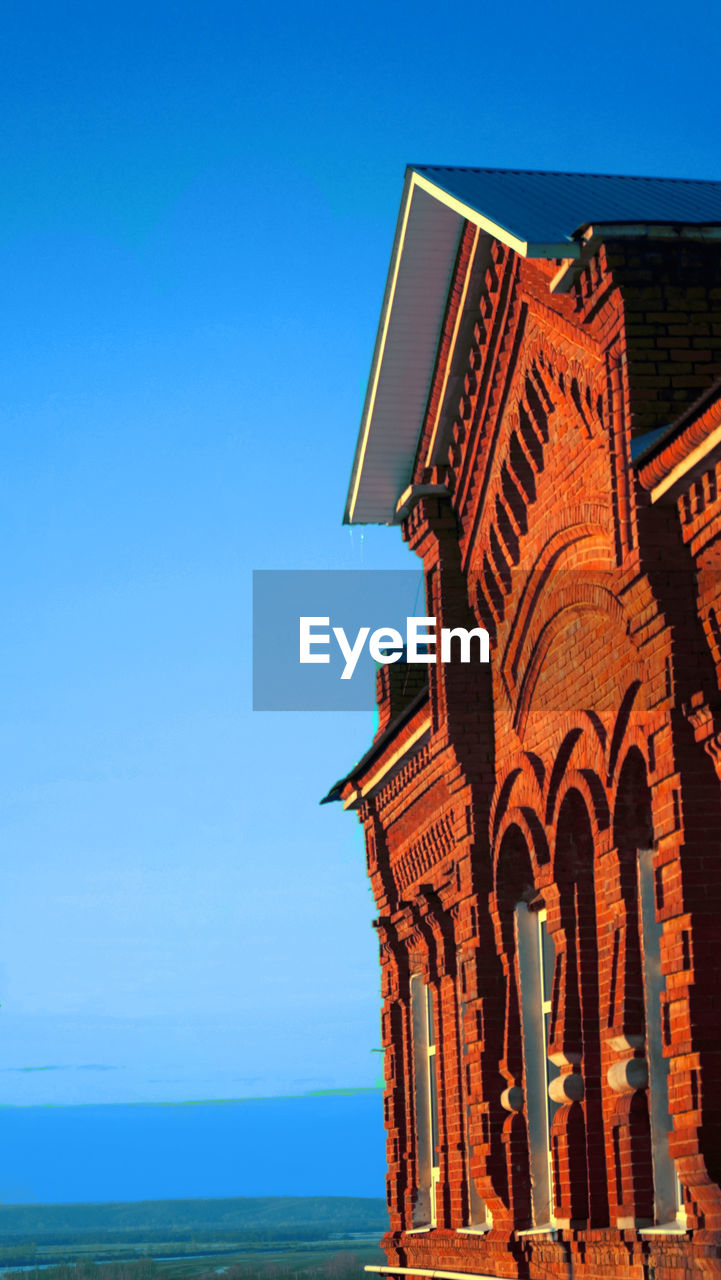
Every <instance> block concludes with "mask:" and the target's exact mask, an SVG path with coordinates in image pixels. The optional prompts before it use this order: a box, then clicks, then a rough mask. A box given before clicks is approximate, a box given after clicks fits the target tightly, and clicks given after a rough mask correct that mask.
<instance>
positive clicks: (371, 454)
mask: <svg viewBox="0 0 721 1280" xmlns="http://www.w3.org/2000/svg"><path fill="white" fill-rule="evenodd" d="M419 168H420V169H422V168H428V166H420V167H419ZM433 172H436V173H438V174H440V175H441V176H442V175H443V173H445V172H446V171H443V170H440V169H438V170H434V171H433ZM560 176H563V175H560ZM610 181H615V180H613V179H611V180H610ZM620 181H622V182H626V181H630V180H627V179H621V180H620ZM633 181H635V180H633ZM644 181H645V180H644ZM661 181H662V180H661ZM707 185H709V186H711V185H716V184H707ZM452 186H453V183H452V181H451V180H449V183H448V189H446V187H444V185H443V180H441V181H438V182H436V181H434V180H433V179H432V178H431V177H429V176H428V173H427V172H425V173H424V172H420V171H419V169H418V168H414V167H413V166H410V167H409V168H408V169H407V170H406V176H405V182H404V187H403V195H402V198H401V207H400V213H399V216H398V223H397V226H396V233H395V239H394V243H393V251H392V255H391V263H390V269H389V272H388V279H387V282H386V289H385V294H384V297H383V305H382V309H381V317H380V325H379V328H378V334H377V337H376V343H375V349H374V353H373V360H372V364H371V372H370V378H369V381H368V389H367V392H366V398H365V403H364V406H363V415H362V418H361V427H360V432H359V436H358V443H357V445H356V451H355V457H354V460H353V469H352V472H351V479H350V486H349V490H348V499H347V502H346V508H345V513H344V517H343V520H344V523H345V524H397V523H398V522H399V520H400V519H401V518H402V514H403V511H402V508H401V507H399V498H400V496H401V495H402V494H403V493H404V491H405V490H406V489H407V488H408V486H409V484H410V483H411V481H412V478H413V467H414V462H415V458H416V452H417V449H418V442H419V438H420V433H421V430H422V428H423V421H424V417H425V413H426V409H427V405H428V397H429V393H430V389H431V380H432V378H433V373H434V368H435V363H436V356H437V351H438V344H439V340H440V335H441V331H442V327H443V322H444V318H445V315H446V308H447V305H448V295H449V290H450V287H451V284H452V280H453V273H454V269H455V266H456V261H457V256H458V249H459V245H460V240H461V234H462V232H463V228H464V226H465V225H466V223H470V224H472V225H473V226H475V227H477V228H478V234H479V235H480V236H482V237H486V238H487V240H488V242H490V239H491V238H493V239H496V240H499V241H501V242H502V243H503V244H505V245H507V246H508V247H509V248H511V249H513V250H515V252H516V253H518V254H520V255H521V256H522V257H524V258H545V259H558V260H560V261H561V263H562V265H561V267H560V270H559V271H558V273H557V275H556V277H555V278H554V280H553V281H552V282H551V286H550V287H551V289H552V291H556V290H557V291H563V290H565V289H567V288H568V287H570V284H571V283H572V281H573V278H574V275H575V272H576V271H577V270H578V268H579V266H581V265H583V262H584V261H585V260H586V259H587V257H588V255H589V253H590V252H591V250H592V249H593V248H594V247H595V246H596V245H597V243H598V241H599V239H600V238H603V237H604V236H614V237H616V236H630V235H633V236H643V235H648V236H653V237H656V238H659V237H661V238H663V237H664V236H668V237H669V238H678V237H679V236H681V237H685V236H689V237H692V238H693V239H718V238H719V236H721V227H720V226H719V225H718V224H710V223H708V224H706V225H684V224H683V223H682V222H680V221H676V222H674V223H670V222H668V221H665V222H661V221H660V220H659V221H658V222H654V221H643V220H642V219H639V220H636V221H624V222H610V221H605V222H604V221H597V222H596V223H595V224H592V223H589V222H588V221H586V222H585V223H582V224H581V225H580V226H577V227H576V228H575V230H574V229H572V228H573V227H574V223H571V224H570V226H569V230H568V234H567V235H565V236H564V237H563V238H562V239H560V240H554V241H553V243H551V242H543V243H541V242H540V241H539V242H538V243H536V242H533V241H530V240H524V239H522V238H521V237H520V236H519V235H518V234H517V231H518V228H516V231H513V230H511V229H510V228H509V227H507V226H504V225H502V224H501V223H499V222H495V221H493V219H492V218H490V217H489V216H488V215H487V214H485V213H483V212H481V211H480V209H478V208H475V207H474V206H473V205H472V204H469V203H466V201H464V200H463V199H462V198H459V195H458V192H457V191H456V192H455V193H454V191H453V190H452V189H451V187H452ZM505 216H508V213H506V215H505ZM509 221H510V222H512V221H513V218H510V217H509ZM536 226H537V228H538V229H539V230H541V228H542V227H543V226H547V227H548V229H549V230H553V231H554V232H560V225H559V224H558V222H557V221H556V222H555V223H553V222H551V223H548V222H547V221H546V222H545V223H544V222H543V221H542V222H540V223H538V222H536Z"/></svg>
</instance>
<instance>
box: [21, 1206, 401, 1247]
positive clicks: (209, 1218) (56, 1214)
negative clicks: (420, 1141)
mask: <svg viewBox="0 0 721 1280" xmlns="http://www.w3.org/2000/svg"><path fill="white" fill-rule="evenodd" d="M387 1229H388V1214H387V1210H386V1203H385V1200H383V1199H381V1198H380V1197H375V1198H365V1197H361V1196H234V1197H227V1198H224V1199H219V1200H144V1201H139V1202H136V1203H128V1202H127V1201H121V1202H116V1203H111V1204H93V1203H90V1204H30V1205H26V1204H22V1205H7V1204H4V1205H0V1240H5V1239H9V1238H10V1237H17V1236H24V1237H27V1238H28V1239H32V1240H35V1241H36V1242H38V1243H40V1242H41V1241H45V1240H46V1239H47V1237H48V1236H52V1237H53V1238H54V1239H56V1238H57V1237H58V1236H60V1235H63V1236H68V1237H69V1238H71V1239H73V1240H76V1239H77V1238H78V1237H79V1236H84V1235H89V1236H92V1237H93V1238H94V1239H99V1238H100V1234H103V1235H108V1236H109V1235H112V1236H113V1238H114V1239H115V1238H120V1237H121V1236H122V1237H123V1239H128V1240H129V1239H130V1237H131V1236H132V1237H140V1236H142V1238H143V1239H147V1238H148V1233H149V1232H163V1233H164V1234H163V1239H165V1240H167V1239H170V1238H171V1236H169V1235H168V1234H167V1233H168V1232H171V1233H173V1234H174V1235H175V1236H176V1238H178V1239H180V1238H181V1235H182V1237H183V1238H184V1239H190V1238H191V1235H194V1236H195V1239H198V1235H197V1233H198V1232H200V1231H205V1232H209V1233H213V1234H215V1233H217V1232H219V1231H222V1232H225V1233H226V1235H225V1236H224V1238H225V1239H227V1238H229V1236H230V1235H233V1236H234V1235H238V1234H242V1235H243V1236H244V1238H248V1233H250V1234H251V1236H252V1235H253V1234H256V1235H257V1236H258V1237H259V1238H263V1239H272V1240H278V1239H282V1238H283V1236H284V1235H285V1234H288V1235H289V1238H292V1239H296V1240H297V1239H299V1236H298V1231H299V1230H300V1231H306V1232H308V1235H307V1237H306V1238H307V1239H309V1240H320V1239H327V1238H328V1236H329V1235H334V1234H337V1233H356V1232H358V1233H360V1232H368V1234H372V1233H374V1232H380V1233H382V1232H383V1231H386V1230H387Z"/></svg>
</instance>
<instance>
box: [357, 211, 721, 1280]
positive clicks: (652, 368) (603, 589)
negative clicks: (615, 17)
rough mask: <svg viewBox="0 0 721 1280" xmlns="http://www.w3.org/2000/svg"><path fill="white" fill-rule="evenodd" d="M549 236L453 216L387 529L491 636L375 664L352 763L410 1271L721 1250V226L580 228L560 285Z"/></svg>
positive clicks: (462, 613)
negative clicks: (426, 1091)
mask: <svg viewBox="0 0 721 1280" xmlns="http://www.w3.org/2000/svg"><path fill="white" fill-rule="evenodd" d="M560 266H561V263H560V262H559V261H553V262H546V261H543V260H538V259H536V260H530V259H524V258H522V257H521V256H519V254H517V253H516V252H515V251H514V250H513V249H511V248H509V247H507V246H506V245H503V244H501V243H500V242H498V241H495V240H492V239H491V237H490V236H489V235H484V234H479V233H478V231H477V229H476V228H474V227H470V226H467V227H466V229H465V232H464V234H463V235H462V237H461V243H460V249H459V253H458V257H457V262H456V271H455V275H454V279H453V281H452V284H451V288H450V292H449V302H448V309H447V314H446V321H445V326H444V328H443V331H442V335H441V342H440V345H439V349H438V355H437V360H436V365H435V368H434V371H433V380H432V386H431V391H430V396H429V400H428V409H427V414H426V419H425V423H424V427H423V431H422V433H421V436H420V443H419V446H418V453H417V457H416V461H415V470H414V475H413V483H414V484H415V485H417V486H419V489H418V496H417V498H415V499H413V498H411V500H409V502H408V503H407V506H406V507H405V508H404V510H405V511H406V514H405V518H404V519H403V524H402V530H403V536H404V538H405V539H406V540H407V541H408V543H409V545H410V547H411V548H412V549H413V550H414V551H415V552H416V553H417V554H418V556H419V557H420V558H421V560H422V563H423V568H424V573H425V581H426V593H427V599H426V606H427V612H428V614H432V615H433V616H435V617H436V618H437V620H438V626H439V627H440V626H451V627H452V626H478V625H481V626H484V627H486V628H487V630H488V632H489V634H490V637H491V645H492V652H491V663H490V666H480V665H473V664H469V665H462V664H460V663H451V664H449V665H441V664H438V665H436V666H430V667H429V668H428V673H429V676H430V683H429V687H428V690H427V694H425V695H424V694H423V692H422V689H420V687H419V685H418V683H417V682H416V684H414V685H412V686H411V685H410V684H409V683H408V680H407V673H405V674H404V672H403V670H402V668H401V665H400V664H398V666H397V667H395V668H390V669H388V671H387V672H386V673H383V674H381V676H380V677H379V704H380V726H381V729H380V731H379V733H381V732H382V734H383V735H384V736H383V739H382V741H381V742H380V753H379V754H377V755H376V756H374V759H373V762H372V764H367V765H364V766H361V767H360V768H359V769H358V770H356V771H354V772H352V773H351V774H350V775H349V778H348V779H347V781H346V785H345V790H344V796H345V799H346V802H347V803H349V804H350V805H352V806H355V807H356V808H357V810H358V813H359V817H360V819H361V822H362V824H363V826H364V830H365V834H366V841H367V848H368V866H369V873H370V876H371V882H372V886H373V891H374V894H375V897H376V902H377V904H378V911H379V919H378V922H377V924H378V936H379V942H380V955H381V965H382V990H383V999H384V1009H383V1019H382V1028H383V1045H384V1049H385V1077H386V1090H385V1120H386V1128H387V1135H388V1202H389V1207H390V1214H391V1229H390V1232H389V1234H388V1236H387V1237H386V1238H385V1240H384V1246H385V1249H386V1252H387V1256H388V1264H389V1267H390V1268H394V1267H395V1268H411V1269H418V1270H419V1271H420V1272H421V1273H423V1274H430V1273H431V1272H433V1271H444V1270H445V1271H452V1272H464V1273H469V1274H474V1275H484V1276H488V1275H491V1276H499V1277H529V1278H538V1280H541V1278H546V1277H548V1278H553V1280H556V1278H558V1280H561V1278H562V1277H563V1280H566V1277H568V1276H569V1275H573V1276H575V1277H584V1278H585V1280H601V1278H602V1277H604V1278H606V1277H609V1276H617V1277H621V1276H623V1277H626V1276H632V1277H638V1278H639V1280H641V1278H643V1280H651V1277H653V1278H654V1280H679V1278H680V1277H683V1276H688V1277H690V1276H692V1275H694V1276H695V1275H696V1274H697V1273H703V1274H707V1275H711V1274H712V1275H721V1190H720V1187H719V1183H720V1180H721V1035H720V1034H719V1025H720V1024H719V1015H718V1010H717V1008H716V1007H715V1006H716V1003H717V991H718V990H719V988H720V987H721V945H720V943H721V923H720V921H721V874H720V873H719V858H720V857H721V783H720V781H719V779H720V778H721V575H720V574H719V569H721V551H720V548H721V499H720V498H719V487H720V486H719V480H720V475H719V471H720V469H721V440H720V441H719V442H716V441H715V437H714V434H713V433H714V431H716V430H717V428H721V392H720V391H719V388H718V387H716V388H715V389H714V387H713V385H712V384H713V383H714V379H715V378H718V375H719V374H720V373H721V292H720V282H721V250H720V249H719V245H718V243H715V244H705V243H697V242H693V241H691V240H689V241H685V242H684V243H679V244H677V243H673V242H670V243H669V242H668V241H665V240H662V239H660V240H654V239H653V238H652V236H650V235H648V234H647V235H644V236H639V238H637V239H633V238H632V237H626V238H619V239H618V240H616V241H609V242H608V243H601V244H599V245H598V246H597V247H596V248H595V251H594V252H593V255H592V257H591V258H590V261H588V262H587V263H586V264H585V265H584V266H583V268H582V269H580V270H579V271H578V273H577V275H576V277H575V281H574V283H573V286H572V288H571V290H570V292H568V293H566V294H563V295H561V294H557V293H553V292H552V291H551V289H550V287H549V286H550V283H551V281H552V280H553V278H554V276H555V275H556V273H557V272H558V270H559V267H560ZM462 299H463V300H464V301H463V306H464V308H465V311H464V313H463V318H462V322H461V321H460V320H459V307H460V306H461V300H462ZM454 335H455V338H454ZM702 390H705V391H706V393H707V394H706V396H705V398H704V400H703V401H700V402H699V404H698V405H697V406H695V407H694V406H693V405H692V403H691V402H692V401H694V400H695V399H696V397H697V396H698V395H699V393H700V392H701V391H702ZM452 396H455V400H453V401H452V400H451V399H450V397H452ZM689 406H690V407H689ZM682 410H683V411H684V416H683V418H681V419H679V422H678V425H677V427H676V428H675V429H671V430H670V431H669V433H668V434H667V436H665V437H664V438H663V439H662V440H661V441H660V442H659V443H658V444H657V445H654V446H653V447H651V448H650V449H649V450H648V451H647V453H646V454H645V455H642V456H641V457H640V459H639V461H638V464H637V465H635V464H634V463H633V461H632V442H633V443H634V447H635V446H636V437H637V436H638V434H639V433H643V432H644V431H646V430H648V429H649V428H652V427H653V428H656V427H662V426H667V425H669V424H671V423H672V422H673V421H674V420H675V419H678V418H679V414H680V413H681V411H682ZM719 435H720V436H721V430H719ZM636 456H638V455H636ZM429 486H434V489H433V491H431V492H429V491H428V489H429ZM389 673H392V674H389ZM404 699H405V701H404ZM413 699H415V702H413ZM408 706H410V711H411V712H412V714H409V712H408V710H407V707H408ZM401 711H402V712H403V713H404V714H403V715H402V716H401V718H400V719H397V717H398V715H399V712H401ZM396 721H397V724H398V728H397V731H394V728H393V726H394V724H395V723H396ZM379 740H380V739H379ZM384 761H386V762H387V766H388V767H387V771H386V772H384V768H385V765H384ZM371 782H372V785H370V783H371ZM360 797H362V798H360ZM529 939H530V942H529ZM531 943H532V944H533V945H531ZM534 947H535V948H536V950H535V951H534V949H533V948H534ZM414 977H415V978H416V981H419V982H421V983H422V984H423V985H424V986H425V987H427V988H429V989H430V999H431V1007H432V1016H433V1019H434V1034H435V1037H436V1040H435V1045H434V1054H435V1056H434V1066H433V1070H434V1071H435V1073H436V1078H437V1104H434V1103H433V1101H432V1097H433V1094H432V1090H431V1095H430V1096H431V1102H430V1103H429V1104H428V1106H429V1107H430V1108H431V1111H432V1108H433V1106H434V1105H437V1114H435V1113H434V1114H432V1115H430V1120H429V1114H430V1112H429V1114H419V1109H420V1110H422V1108H421V1104H420V1103H419V1101H418V1099H419V1097H421V1092H420V1083H419V1079H418V1073H419V1071H420V1069H421V1068H420V1067H419V1065H418V1064H419V1061H420V1059H419V1056H418V1045H417V1039H418V1031H417V1019H415V1020H414V1013H413V1009H412V1007H411V1006H412V999H411V985H412V984H411V979H412V978H414ZM414 1028H416V1030H415V1031H414ZM414 1035H415V1037H416V1043H414ZM534 1046H535V1047H534ZM539 1046H540V1047H539ZM423 1106H426V1104H425V1103H424V1104H423ZM431 1121H432V1122H433V1124H436V1123H437V1130H438V1138H437V1149H436V1151H435V1154H433V1155H432V1158H430V1164H429V1158H427V1157H426V1155H425V1154H424V1152H425V1149H426V1147H427V1145H428V1143H429V1142H431V1144H432V1142H433V1141H434V1139H433V1138H432V1137H431V1138H429V1136H428V1132H427V1131H426V1130H427V1129H428V1125H429V1124H430V1123H431ZM424 1144H425V1145H424ZM434 1162H436V1163H434ZM426 1166H428V1169H431V1170H433V1169H437V1182H433V1185H431V1182H430V1181H429V1180H432V1178H435V1177H436V1174H435V1173H429V1172H428V1169H427V1168H426ZM429 1206H430V1208H429Z"/></svg>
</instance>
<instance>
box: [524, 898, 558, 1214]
mask: <svg viewBox="0 0 721 1280" xmlns="http://www.w3.org/2000/svg"><path fill="white" fill-rule="evenodd" d="M516 946H517V951H518V969H519V980H520V988H521V1031H522V1035H523V1058H524V1067H525V1104H526V1118H527V1123H528V1141H529V1146H530V1162H531V1201H532V1210H533V1223H534V1228H535V1229H537V1230H542V1229H544V1228H548V1227H550V1226H552V1225H553V1171H552V1159H551V1125H552V1122H553V1116H554V1114H555V1112H556V1110H557V1107H558V1104H557V1103H555V1102H554V1101H553V1100H552V1099H551V1098H550V1097H549V1093H548V1087H549V1085H550V1083H551V1080H553V1079H554V1078H555V1077H556V1075H558V1069H557V1068H556V1067H555V1066H554V1065H553V1063H551V1062H549V1060H548V1056H547V1047H548V1037H549V1023H550V1019H551V1004H552V990H553V970H554V964H555V952H554V947H553V942H552V939H551V936H550V934H549V933H548V930H547V928H546V912H545V911H543V910H542V911H529V910H528V907H527V905H526V903H525V902H519V903H518V906H517V907H516Z"/></svg>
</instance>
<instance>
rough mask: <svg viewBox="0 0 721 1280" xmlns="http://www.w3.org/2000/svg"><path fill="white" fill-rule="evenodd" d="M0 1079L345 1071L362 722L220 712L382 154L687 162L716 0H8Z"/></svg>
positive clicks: (365, 996)
mask: <svg viewBox="0 0 721 1280" xmlns="http://www.w3.org/2000/svg"><path fill="white" fill-rule="evenodd" d="M0 37H1V42H0V48H1V49H2V54H1V55H0V56H1V58H2V75H0V99H1V105H0V118H1V119H2V122H3V123H2V130H1V132H0V151H1V155H2V174H3V194H2V200H1V201H0V279H2V283H3V290H2V292H3V306H2V311H1V316H2V319H1V321H0V323H1V324H2V341H1V342H0V362H1V365H2V380H1V385H2V397H1V402H0V403H1V404H2V414H3V419H4V430H3V456H2V465H1V466H0V546H1V547H2V560H1V561H0V581H1V582H2V598H3V619H4V625H3V627H2V632H1V634H0V649H1V654H2V672H3V680H2V686H1V693H0V740H1V743H2V777H3V787H2V806H1V810H0V813H1V829H0V836H1V840H2V849H3V859H2V867H3V872H2V879H1V880H0V961H1V962H2V968H1V970H0V1000H1V1001H2V1009H0V1100H1V1101H5V1102H11V1103H21V1102H27V1103H30V1102H43V1103H44V1102H94V1101H105V1100H107V1101H152V1100H182V1099H189V1098H208V1099H211V1098H222V1097H244V1096H262V1095H268V1094H293V1093H298V1092H303V1091H306V1090H310V1089H316V1088H334V1087H354V1086H355V1087H363V1086H368V1085H372V1084H373V1083H374V1080H375V1079H376V1076H377V1066H378V1058H377V1056H376V1055H374V1054H373V1053H372V1050H373V1049H374V1048H375V1047H376V1046H377V1045H378V1040H379V1031H378V1025H377V1024H378V978H377V955H376V941H375V935H374V934H373V932H372V930H371V928H370V924H369V922H370V919H371V918H372V916H373V914H374V912H373V904H372V901H371V897H370V894H369V891H368V889H367V886H366V880H365V869H364V856H363V850H362V845H361V840H360V835H359V831H358V829H357V822H356V819H355V817H353V816H352V815H348V814H343V813H342V812H341V811H340V810H339V808H338V806H326V807H324V808H322V809H321V808H319V807H318V800H319V798H320V796H321V795H323V794H324V793H325V791H326V790H327V788H328V786H329V785H330V783H331V782H333V781H334V780H335V779H336V778H337V777H338V776H339V775H340V774H342V773H343V771H344V770H345V769H346V767H348V766H349V765H350V764H351V763H352V762H353V761H354V760H355V759H356V758H357V757H358V756H359V755H360V754H361V753H362V751H363V750H364V749H365V747H366V746H367V744H368V742H369V739H370V735H371V733H372V716H371V715H370V714H367V715H366V714H365V713H356V714H354V715H347V716H343V715H340V714H333V713H328V714H325V715H316V716H312V715H310V714H292V713H288V714H283V713H265V714H262V713H253V712H252V711H251V710H250V615H249V601H250V575H251V572H252V570H253V569H254V568H284V569H289V568H290V569H293V568H303V569H308V568H313V569H318V568H333V569H339V568H361V567H362V568H372V567H388V568H403V567H414V565H413V562H412V561H411V560H410V557H409V555H408V553H407V552H406V551H405V550H404V548H403V545H402V542H401V538H400V534H399V533H398V531H394V530H384V529H381V530H370V531H368V532H367V533H366V535H365V537H362V536H361V534H360V532H359V531H358V530H355V531H354V532H353V534H352V535H351V533H350V531H349V530H347V529H344V528H342V527H341V523H340V520H341V514H342V510H343V505H344V498H345V491H346V485H347V479H348V474H349V470H350V464H351V459H352V455H353V449H354V444H355V438H356V433H357V427H358V421H359V417H360V411H361V405H362V399H363V393H364V388H365V380H366V376H367V372H368V367H369V362H370V356H371V352H372V346H373V340H374V336H375V328H376V323H377V318H378V312H379V308H380V302H381V298H382V293H383V287H384V282H385V273H386V268H387V264H388V258H389V253H390V247H391V242H392V237H393V230H394V224H395V219H396V214H397V209H398V203H399V199H400V194H401V186H402V180H403V171H404V166H405V164H406V163H407V162H409V161H411V162H426V163H441V164H471V165H486V166H500V167H522V168H555V169H573V170H590V171H599V172H620V173H642V174H643V173H646V174H658V175H669V176H679V177H708V178H721V162H720V160H719V136H720V132H721V131H720V130H719V93H718V78H719V65H721V57H720V56H719V55H720V53H721V50H720V49H719V44H720V41H719V17H718V8H717V6H716V5H715V4H711V3H701V2H699V0H688V2H687V3H686V4H685V5H684V6H683V10H682V11H679V8H678V6H677V5H676V4H674V5H673V6H672V5H670V4H663V3H661V4H657V5H654V6H651V5H649V4H629V3H627V0H626V2H624V3H619V0H609V2H608V3H607V4H605V5H604V6H602V8H601V9H598V8H593V6H590V7H589V6H582V5H581V6H579V5H578V4H577V3H573V4H571V3H561V4H555V5H554V4H550V5H546V6H544V5H539V4H535V3H534V4H531V3H528V2H527V0H519V2H518V3H516V4H515V5H514V6H512V7H508V8H505V9H504V8H503V7H502V6H500V5H497V4H496V5H491V4H475V5H474V4H469V3H467V0H465V2H464V3H459V2H458V0H448V2H447V3H445V4H442V5H441V4H438V3H429V2H428V0H420V2H419V0H414V3H408V2H407V0H396V2H395V3H391V4H380V3H377V2H376V0H372V2H371V3H366V4H364V5H348V6H342V5H331V4H326V3H323V4H308V3H302V2H301V3H293V4H289V3H286V0H276V3H275V4H272V5H271V4H258V3H256V2H255V0H245V2H241V0H236V2H234V3H229V2H228V3H222V2H218V0H203V3H202V4H201V3H198V2H193V3H190V2H188V0H178V2H176V3H173V4H170V3H167V0H156V2H154V3H150V4H149V3H147V0H145V3H143V4H139V3H137V2H136V0H123V3H122V4H119V3H116V2H115V0H106V2H105V3H103V4H98V3H97V0H93V2H92V3H85V2H80V0H67V2H66V3H63V4H60V3H56V2H54V0H8V2H7V3H6V4H5V5H4V6H3V7H2V13H1V14H0Z"/></svg>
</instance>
